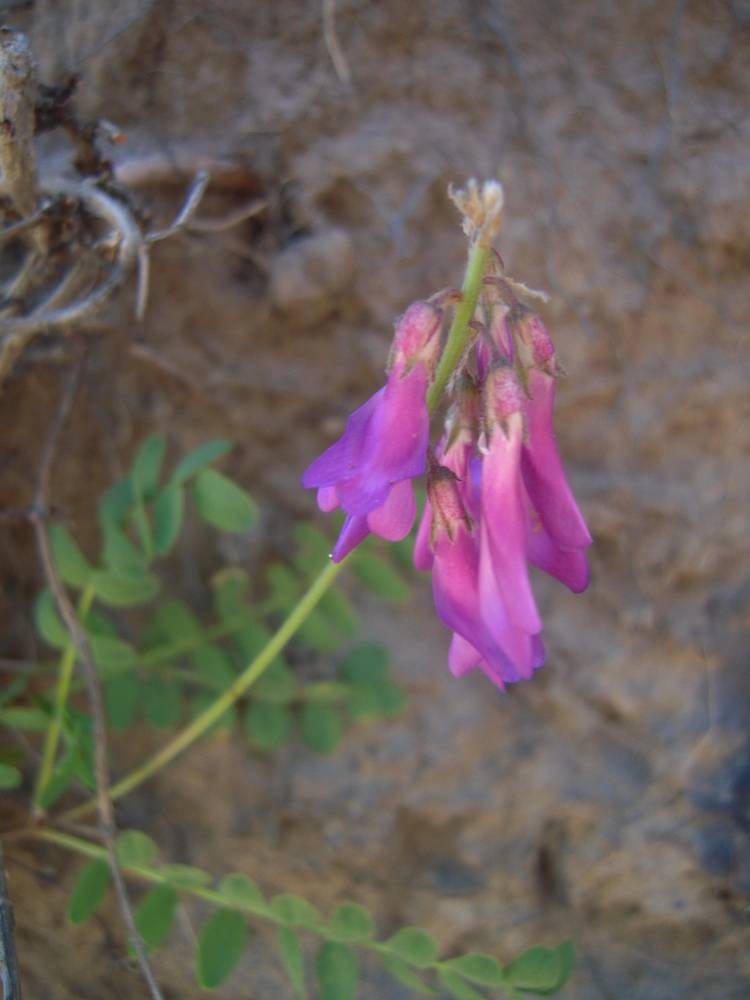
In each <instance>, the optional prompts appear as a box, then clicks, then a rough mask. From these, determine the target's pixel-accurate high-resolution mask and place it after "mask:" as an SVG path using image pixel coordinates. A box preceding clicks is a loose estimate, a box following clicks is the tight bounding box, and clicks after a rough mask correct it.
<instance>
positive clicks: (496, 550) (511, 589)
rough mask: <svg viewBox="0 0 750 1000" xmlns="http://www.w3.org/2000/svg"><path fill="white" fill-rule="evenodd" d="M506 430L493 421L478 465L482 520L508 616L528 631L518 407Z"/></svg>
mask: <svg viewBox="0 0 750 1000" xmlns="http://www.w3.org/2000/svg"><path fill="white" fill-rule="evenodd" d="M507 424H508V433H507V435H506V433H505V432H504V431H503V430H502V429H501V428H500V427H496V428H495V431H494V433H493V435H492V441H491V443H490V450H489V453H488V454H487V456H486V457H485V460H484V467H483V470H482V522H483V524H486V526H487V541H488V551H486V552H485V553H484V558H485V559H490V560H491V562H492V568H493V570H494V574H495V577H496V579H497V584H498V588H499V591H500V594H501V596H502V600H503V603H504V605H505V607H506V609H507V612H508V621H509V623H510V625H511V626H513V627H514V628H518V629H521V630H522V631H523V632H526V633H528V634H529V635H535V634H536V633H537V632H541V630H542V622H541V619H540V617H539V612H538V611H537V607H536V602H535V600H534V595H533V593H532V590H531V584H530V582H529V573H528V569H527V566H526V541H525V520H524V516H525V515H524V507H523V491H522V483H521V469H520V457H521V435H522V432H523V422H522V418H521V414H520V413H514V414H512V415H511V416H510V417H509V418H508V420H507Z"/></svg>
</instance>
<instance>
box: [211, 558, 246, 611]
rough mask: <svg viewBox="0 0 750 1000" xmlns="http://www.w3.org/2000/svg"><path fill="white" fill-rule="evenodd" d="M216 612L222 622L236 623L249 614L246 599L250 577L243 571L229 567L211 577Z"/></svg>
mask: <svg viewBox="0 0 750 1000" xmlns="http://www.w3.org/2000/svg"><path fill="white" fill-rule="evenodd" d="M211 589H212V590H213V595H214V606H215V608H216V612H217V614H218V616H219V618H221V620H222V621H223V622H236V621H238V620H239V619H242V618H244V617H245V616H248V615H249V614H250V609H249V607H248V606H247V603H246V602H247V597H248V595H249V593H250V577H249V576H248V575H247V573H246V572H245V571H244V570H241V569H235V568H234V567H229V568H227V569H222V570H220V571H219V572H218V573H215V574H214V575H213V576H212V577H211Z"/></svg>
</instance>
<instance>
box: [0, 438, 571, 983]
mask: <svg viewBox="0 0 750 1000" xmlns="http://www.w3.org/2000/svg"><path fill="white" fill-rule="evenodd" d="M230 447H231V445H230V443H229V442H227V441H223V440H221V441H212V442H208V443H206V444H204V445H201V446H200V447H198V448H196V449H195V450H194V451H192V452H191V453H190V454H188V455H187V456H185V457H184V458H182V459H181V460H180V461H178V462H177V463H176V465H175V466H174V468H173V469H172V471H171V473H170V471H169V468H168V463H167V462H166V459H167V447H166V440H165V438H164V437H163V436H162V435H159V434H155V435H151V436H149V437H148V438H146V440H145V441H144V442H143V443H142V444H141V446H140V447H139V448H138V450H137V452H136V454H135V456H134V459H133V462H132V465H131V467H130V470H129V472H128V474H127V476H126V477H125V478H123V479H121V480H120V481H119V482H118V483H115V484H114V486H113V487H111V488H110V489H109V490H108V491H107V492H106V493H105V494H104V496H103V497H102V498H101V500H100V502H99V506H98V519H99V524H100V528H101V546H100V551H99V552H98V554H96V556H94V555H88V554H86V555H85V554H84V553H83V551H82V550H81V548H80V547H79V545H78V543H77V541H76V540H75V538H74V537H73V535H72V533H71V531H70V530H69V528H68V527H67V526H65V525H62V524H56V525H51V526H50V527H49V529H48V531H49V541H50V549H51V552H52V558H53V560H54V562H55V565H56V567H57V570H58V573H59V575H60V578H61V580H62V581H63V583H64V584H65V585H66V586H68V587H70V588H72V589H73V590H78V591H80V594H79V595H78V596H77V598H76V599H77V601H78V606H79V614H80V616H81V619H82V621H83V624H84V627H85V629H86V633H87V636H88V639H89V643H90V646H91V650H92V653H93V657H94V659H95V662H96V665H97V669H98V670H99V672H100V674H101V677H102V684H103V690H104V696H105V703H106V711H107V715H108V721H109V724H110V726H111V727H112V728H113V729H115V730H124V729H127V728H129V727H130V726H132V725H134V724H135V723H136V722H142V723H146V724H147V725H149V726H152V727H155V728H168V727H173V726H176V725H178V724H179V723H180V721H181V720H183V719H184V718H185V717H186V716H188V715H189V714H190V713H193V714H195V713H197V712H200V711H202V710H203V709H204V708H205V707H206V706H207V705H209V704H212V703H213V702H214V701H215V699H216V697H217V696H218V695H220V694H221V693H223V692H226V691H227V689H229V688H230V687H231V685H232V684H233V683H234V682H235V680H236V679H237V677H238V674H239V672H240V671H241V670H245V669H246V668H247V667H248V665H249V664H251V663H253V662H254V661H256V658H257V657H259V656H261V655H263V651H264V650H265V648H266V646H267V644H268V642H269V641H270V640H271V638H272V636H273V634H274V632H275V630H276V628H277V627H278V626H279V625H280V624H281V622H282V620H283V619H284V617H285V616H286V615H288V614H289V613H290V612H291V611H292V610H293V609H294V608H295V607H296V605H297V603H298V601H299V600H300V599H301V598H302V596H303V595H304V594H305V593H306V591H307V590H308V588H309V587H310V584H311V582H312V581H313V580H314V579H315V578H317V576H318V575H319V573H320V572H321V568H322V567H323V566H324V565H325V564H326V561H327V559H328V555H329V552H330V550H331V548H332V541H331V539H330V538H329V537H328V536H327V535H326V534H324V533H323V532H322V531H320V530H319V529H318V528H317V527H315V526H313V525H309V524H301V525H297V526H296V528H295V529H294V531H293V539H294V543H295V548H294V551H293V553H292V555H291V557H290V559H289V560H288V561H287V562H272V563H271V564H270V565H268V566H267V567H265V569H261V570H259V571H258V573H257V574H255V575H254V576H253V578H252V579H251V577H250V576H249V575H248V574H247V573H246V572H245V571H244V570H242V569H239V568H237V567H228V568H225V569H223V570H220V571H219V572H218V573H216V574H215V575H214V577H213V578H212V580H211V596H212V604H213V610H212V611H211V612H209V613H208V614H207V615H205V616H204V615H203V614H201V615H200V616H198V615H196V614H195V613H194V612H193V611H192V610H191V609H190V608H189V607H187V606H186V605H185V604H184V603H183V602H182V601H180V600H179V599H175V598H173V597H171V596H164V597H162V596H161V590H162V580H161V576H160V574H159V571H158V570H159V566H158V564H159V561H160V560H162V559H163V558H165V557H167V556H169V554H170V553H172V552H173V551H174V549H175V547H176V546H177V545H178V544H179V538H180V533H181V530H182V527H183V525H184V523H185V513H186V504H189V503H191V502H192V504H193V507H194V510H195V512H196V513H197V514H198V515H199V517H200V518H201V519H202V520H203V521H205V522H206V523H207V524H209V525H210V526H212V527H213V528H216V529H218V530H219V531H223V532H229V533H236V532H246V531H249V530H251V529H252V528H253V526H254V525H255V524H256V523H257V518H258V511H257V508H256V505H255V502H254V501H253V500H252V498H251V497H250V495H249V494H248V493H247V492H246V491H245V490H244V489H243V488H242V487H240V486H239V485H238V484H236V483H234V482H233V481H232V480H231V479H229V478H227V477H226V476H225V475H224V474H222V473H220V472H218V471H217V470H216V469H215V468H213V467H212V463H213V462H214V461H215V460H216V459H218V458H220V457H221V456H222V455H224V454H226V452H227V451H229V449H230ZM165 464H166V465H167V468H166V471H165ZM406 545H407V543H406V542H405V543H404V544H403V545H401V546H398V547H393V546H386V545H383V544H381V543H379V542H378V541H377V540H375V539H372V538H371V539H369V540H368V541H367V542H366V543H364V545H363V546H361V547H360V548H359V549H357V551H356V552H355V554H354V555H353V557H352V559H351V566H352V570H353V575H354V577H355V578H356V579H358V580H359V582H360V583H362V584H363V585H364V586H365V587H366V588H367V589H369V591H370V592H371V593H372V594H374V595H375V596H377V597H379V598H380V599H382V600H385V601H390V602H393V603H403V602H405V601H407V600H408V599H409V595H410V585H409V574H410V570H409V568H408V560H407V558H406ZM394 553H395V555H394ZM92 605H93V606H92ZM146 605H150V607H148V608H147V609H146V610H144V606H146ZM102 608H104V609H105V611H103V610H102ZM105 612H106V613H105ZM34 621H35V625H36V630H37V633H38V635H39V637H40V638H41V640H42V641H43V642H44V643H46V644H47V645H48V646H50V647H52V649H53V650H58V651H65V652H64V653H63V654H62V655H61V656H59V655H58V656H57V658H58V659H59V661H60V664H67V665H68V666H70V665H72V663H73V658H74V657H75V655H76V653H75V650H74V648H73V647H72V646H71V645H70V641H69V636H68V633H67V629H66V627H65V625H64V623H63V621H62V620H61V618H60V616H59V614H58V612H57V609H56V606H55V601H54V599H53V595H52V594H51V592H50V591H49V590H43V591H42V592H41V593H40V595H39V597H38V599H37V602H36V607H35V612H34ZM358 636H359V620H358V615H357V612H356V610H355V608H354V606H353V604H352V602H351V600H350V598H349V596H348V594H347V591H346V586H345V585H344V586H342V585H340V584H339V585H337V586H336V587H333V588H331V589H329V590H328V591H327V592H326V593H325V594H324V595H323V596H322V598H321V599H320V601H319V603H318V605H317V606H316V607H315V609H314V610H313V611H312V612H311V613H310V614H309V615H308V617H307V618H306V620H305V621H304V623H303V624H302V625H301V627H300V628H299V629H298V631H297V634H296V635H295V637H294V641H293V643H292V645H291V647H290V649H289V652H286V651H285V652H284V653H279V654H278V655H276V656H275V657H274V658H273V659H272V660H271V662H270V663H269V664H268V666H267V667H266V669H265V670H264V671H263V672H261V673H260V675H259V676H258V678H257V680H256V681H255V683H254V685H253V686H252V687H251V688H250V689H249V691H247V693H245V694H244V695H243V698H242V701H241V702H239V703H237V704H233V705H232V706H230V708H229V709H228V710H227V711H226V712H225V713H224V715H223V716H222V717H221V718H220V719H219V720H218V721H217V722H216V723H215V724H214V726H213V728H212V730H211V732H213V731H216V730H217V729H222V728H227V727H239V728H240V729H241V731H242V732H243V733H244V735H245V736H246V738H247V741H248V744H249V746H250V747H251V748H252V749H253V750H256V751H258V752H262V753H270V752H273V751H275V750H277V749H278V748H280V747H282V746H283V745H284V744H286V743H287V742H288V741H289V740H290V739H292V738H295V739H298V740H300V741H301V742H302V743H303V744H304V745H305V746H306V747H308V748H309V749H310V750H312V751H313V752H315V753H318V754H330V753H333V752H334V751H335V750H336V748H337V747H338V746H339V745H340V743H341V741H342V739H343V737H344V734H345V731H346V727H347V726H348V725H350V724H351V723H361V722H368V721H373V720H383V719H389V718H394V717H396V716H398V715H399V714H400V713H402V712H403V711H404V709H405V707H406V698H405V695H404V692H403V691H402V689H401V688H400V687H399V686H398V685H397V684H396V683H395V682H394V680H393V679H392V676H391V671H390V663H389V657H388V652H387V650H386V648H385V647H384V646H383V645H381V644H379V643H375V642H369V641H361V640H360V639H359V638H358ZM58 669H59V667H58ZM72 676H73V688H72V690H73V692H75V691H76V690H78V689H79V688H80V682H79V681H78V680H77V678H76V674H75V673H73V675H72ZM45 683H46V687H45ZM56 683H57V678H56V676H55V674H54V673H53V672H51V671H50V672H47V671H46V670H45V671H40V673H39V675H38V677H35V678H34V683H33V685H29V684H28V683H27V679H26V678H25V677H19V678H17V679H16V680H15V681H14V682H12V683H11V684H9V685H8V686H7V687H6V689H5V690H4V691H3V692H2V693H0V722H1V723H2V724H3V725H6V726H11V727H14V728H16V729H17V730H19V731H22V732H24V733H27V734H31V736H32V738H33V737H34V734H36V733H41V732H44V731H49V727H50V720H53V721H54V722H55V723H56V724H58V725H59V731H60V747H59V752H58V753H57V754H55V755H54V764H53V767H52V773H51V777H50V780H49V781H48V782H47V784H46V785H45V788H44V793H43V795H42V796H41V797H40V801H39V802H38V805H39V806H40V807H41V808H42V809H50V808H51V807H52V806H53V805H54V803H55V802H56V801H57V800H58V799H59V798H60V797H61V796H62V795H64V794H65V792H66V791H67V790H68V789H69V788H70V787H71V784H72V783H73V782H78V783H80V784H82V785H84V786H85V787H87V788H89V789H93V788H94V785H95V782H94V766H93V734H92V723H91V719H90V718H89V716H88V715H87V714H85V713H84V712H82V711H81V710H80V709H79V708H77V707H76V706H77V705H78V704H80V703H79V702H76V701H75V700H71V699H68V701H67V703H66V704H65V705H64V709H63V710H62V711H59V710H58V711H57V715H55V711H56V705H57V704H58V702H56V700H55V697H54V685H55V684H56ZM30 692H33V693H32V694H30ZM207 735H209V734H207ZM21 783H22V772H21V769H20V768H19V767H17V766H16V763H15V760H14V759H9V760H7V761H6V760H3V761H2V762H0V788H2V789H12V788H16V787H18V786H19V785H20V784H21ZM67 839H68V840H72V839H74V838H71V837H68V838H67ZM115 847H116V854H117V859H118V862H119V864H120V866H121V867H122V868H123V869H124V871H125V872H126V873H129V874H130V875H132V876H135V877H137V878H140V879H141V880H145V881H147V882H149V883H151V885H150V887H149V888H148V889H147V890H146V892H145V894H144V895H143V896H142V897H141V899H140V901H139V902H138V905H137V907H136V910H135V919H136V924H137V927H138V929H139V932H140V933H141V935H142V936H143V939H144V942H145V944H146V947H147V948H149V949H154V948H157V947H159V946H160V945H161V944H163V943H164V942H165V941H166V939H167V937H168V935H169V932H170V929H171V927H172V925H173V922H174V917H175V910H176V906H177V902H178V899H179V898H180V896H181V895H185V896H194V897H197V898H199V899H200V900H201V901H202V904H203V905H211V906H213V907H214V910H213V911H212V912H211V913H210V915H209V916H208V917H207V918H206V919H205V922H204V923H203V925H202V927H201V930H200V934H199V939H198V943H197V951H196V975H197V979H198V981H199V983H200V984H201V986H203V987H204V988H206V989H214V988H216V987H218V986H219V985H220V984H221V983H222V982H224V981H225V980H226V978H227V977H228V976H229V975H230V974H231V972H232V970H233V969H235V968H236V966H237V964H238V963H239V962H240V961H241V959H242V956H243V954H244V953H245V950H246V948H247V943H248V940H249V936H250V934H251V929H252V927H253V926H254V923H255V922H257V921H264V922H266V923H270V924H272V925H273V926H274V927H275V932H276V945H277V949H278V953H279V959H280V962H281V965H282V967H283V969H284V971H285V973H286V975H287V977H288V979H289V981H290V984H291V987H292V990H293V991H294V995H295V996H296V997H297V998H299V1000H304V998H305V997H307V996H308V987H309V985H310V984H308V982H307V978H308V976H307V974H308V968H307V963H306V959H305V954H306V948H307V945H306V941H307V939H309V938H313V939H314V941H315V945H314V947H315V950H314V951H310V952H309V954H310V956H311V958H312V956H313V955H314V962H312V961H311V962H310V969H309V972H310V974H311V977H312V974H313V971H314V978H315V990H314V992H315V995H316V996H317V997H319V998H320V1000H349V998H354V997H355V996H356V992H357V984H358V979H359V971H358V969H359V962H358V954H359V952H364V953H366V954H367V955H369V956H370V957H371V959H372V960H377V961H380V962H382V964H383V966H384V967H385V968H386V969H387V970H388V972H389V973H390V975H392V976H393V977H394V978H395V979H396V980H397V981H398V982H399V983H400V984H402V985H403V986H405V987H407V988H408V989H410V990H411V991H412V992H414V993H418V994H424V995H436V994H437V993H438V992H440V991H442V993H443V995H445V994H446V993H447V994H450V995H451V996H453V997H455V998H457V1000H477V998H479V1000H481V998H482V997H483V993H481V992H479V990H478V987H481V988H483V989H488V988H489V989H499V990H501V991H503V990H504V991H505V992H506V994H507V993H508V991H510V992H511V994H512V995H514V996H516V997H518V996H520V995H521V994H531V993H533V994H535V995H540V996H550V995H552V994H553V993H555V992H557V991H558V990H559V989H560V988H561V987H562V986H563V985H564V983H565V981H566V980H567V978H568V976H569V975H570V971H571V969H572V966H573V961H574V950H573V946H572V944H571V943H570V942H565V943H564V944H562V945H560V946H559V947H558V948H553V949H550V948H543V947H535V948H531V949H529V950H528V951H527V952H525V953H524V954H523V955H520V956H518V957H517V958H516V959H515V960H514V961H512V962H511V963H510V964H508V965H506V966H503V965H501V963H500V962H499V961H498V960H497V959H495V958H494V957H493V956H492V955H487V954H482V953H476V952H470V953H468V954H465V955H459V956H456V957H453V958H450V959H447V960H443V961H440V960H439V959H438V945H437V942H436V941H435V939H434V938H433V937H432V936H431V935H430V933H429V932H428V931H427V930H425V929H423V928H421V927H405V928H402V929H400V930H397V931H396V933H394V934H392V935H391V936H390V937H388V938H387V939H386V940H378V939H377V938H376V930H375V924H374V921H373V919H372V916H371V915H370V913H369V911H368V910H367V909H365V908H364V907H363V906H361V905H359V904H357V903H349V902H347V903H342V904H341V905H339V906H337V907H336V908H335V909H334V910H333V912H332V913H331V914H330V916H329V917H325V916H324V915H322V914H321V913H319V911H318V910H317V909H316V908H315V907H314V906H313V905H312V904H311V903H310V902H309V901H307V900H306V899H304V898H303V897H301V896H299V895H296V894H292V893H281V894H278V895H275V896H273V897H272V898H271V899H270V900H266V899H265V897H264V895H263V893H262V892H261V890H260V889H259V888H258V886H257V885H256V884H255V883H254V882H253V881H251V880H250V879H248V878H247V877H246V876H244V875H241V874H236V873H235V874H229V875H226V876H225V877H224V878H223V879H222V880H221V881H220V882H219V883H218V885H217V886H216V887H213V880H212V878H211V876H210V875H209V874H208V873H207V872H205V871H203V870H202V869H200V868H196V867H194V866H191V865H187V864H174V863H170V864H164V863H160V862H159V857H158V854H159V852H158V848H157V845H156V844H155V843H154V841H153V840H151V839H150V838H149V837H148V836H146V835H145V834H143V833H141V832H140V831H138V830H126V831H123V832H122V833H120V834H119V836H118V837H117V840H116V845H115ZM84 853H86V854H88V855H89V859H90V860H89V861H88V863H87V864H86V865H85V866H84V868H83V869H82V870H81V872H80V873H79V875H78V877H77V879H76V881H75V884H74V886H73V890H72V893H71V895H70V899H69V903H68V910H67V912H68V918H69V920H70V921H71V922H73V923H76V924H78V923H83V922H84V921H86V920H87V919H88V918H89V917H90V916H91V915H92V914H93V913H95V912H96V910H97V908H98V907H99V905H100V904H101V902H102V900H103V898H104V896H105V894H106V892H107V890H108V886H109V884H110V871H109V866H108V864H107V859H106V853H105V852H104V851H103V850H101V849H100V848H97V847H95V846H93V845H91V844H89V845H88V846H87V847H86V849H85V850H84ZM248 921H249V922H248ZM311 991H312V990H311Z"/></svg>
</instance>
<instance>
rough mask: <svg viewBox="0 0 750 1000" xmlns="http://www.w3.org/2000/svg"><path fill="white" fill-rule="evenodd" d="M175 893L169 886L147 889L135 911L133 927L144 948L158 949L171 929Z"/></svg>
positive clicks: (156, 886) (175, 903) (175, 899)
mask: <svg viewBox="0 0 750 1000" xmlns="http://www.w3.org/2000/svg"><path fill="white" fill-rule="evenodd" d="M176 907H177V893H176V892H175V890H174V889H173V888H172V886H171V885H155V886H154V888H153V889H149V891H148V892H147V893H146V895H145V896H144V897H143V899H142V900H141V901H140V903H139V904H138V906H137V908H136V911H135V925H136V927H137V928H138V931H139V933H140V935H141V937H142V938H143V943H144V944H145V945H146V948H147V949H148V950H149V951H151V950H152V949H153V948H158V947H159V945H160V944H161V943H162V942H163V941H164V939H165V938H166V936H167V934H169V931H170V930H171V928H172V923H173V922H174V914H175V909H176Z"/></svg>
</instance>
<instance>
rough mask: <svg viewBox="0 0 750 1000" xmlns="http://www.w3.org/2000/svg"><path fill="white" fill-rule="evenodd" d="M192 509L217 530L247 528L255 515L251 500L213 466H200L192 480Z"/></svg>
mask: <svg viewBox="0 0 750 1000" xmlns="http://www.w3.org/2000/svg"><path fill="white" fill-rule="evenodd" d="M193 501H194V503H195V507H196V510H197V511H198V513H199V514H200V516H201V517H202V518H203V520H204V521H207V522H208V524H210V525H212V526H213V527H215V528H218V529H219V530H220V531H249V530H250V528H252V526H253V525H254V524H255V522H256V520H257V517H258V508H257V506H256V504H255V501H254V500H253V498H252V497H251V496H250V494H249V493H246V492H245V490H243V489H242V487H241V486H238V485H237V484H236V483H233V482H232V480H231V479H227V477H226V476H223V475H222V474H221V473H220V472H217V471H216V469H202V470H201V471H200V472H199V473H198V475H197V476H196V477H195V479H194V480H193Z"/></svg>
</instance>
